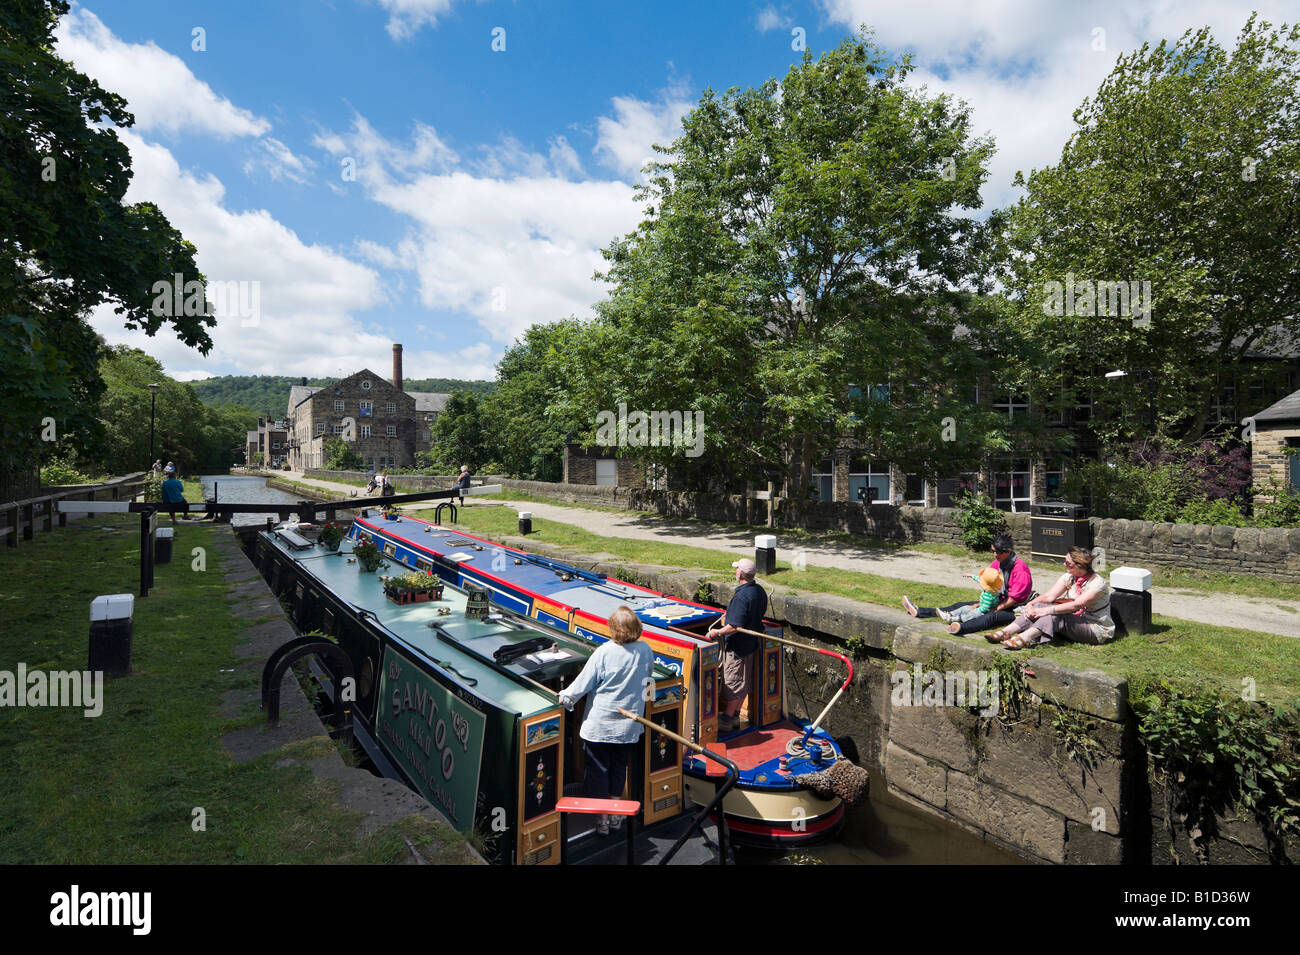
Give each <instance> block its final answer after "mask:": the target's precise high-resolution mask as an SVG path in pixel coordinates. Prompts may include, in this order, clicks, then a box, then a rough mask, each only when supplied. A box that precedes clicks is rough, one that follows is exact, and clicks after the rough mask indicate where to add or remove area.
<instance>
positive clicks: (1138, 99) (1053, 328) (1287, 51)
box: [1006, 15, 1300, 519]
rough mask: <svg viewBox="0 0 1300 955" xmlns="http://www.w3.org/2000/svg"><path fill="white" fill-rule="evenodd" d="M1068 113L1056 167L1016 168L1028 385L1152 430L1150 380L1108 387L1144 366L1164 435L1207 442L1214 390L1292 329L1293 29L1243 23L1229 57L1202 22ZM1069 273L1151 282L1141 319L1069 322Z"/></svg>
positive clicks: (1298, 321) (1097, 427) (1295, 314)
mask: <svg viewBox="0 0 1300 955" xmlns="http://www.w3.org/2000/svg"><path fill="white" fill-rule="evenodd" d="M1074 121H1075V125H1076V130H1075V132H1074V135H1073V136H1072V137H1071V139H1070V140H1069V142H1068V143H1067V144H1066V146H1065V148H1064V149H1063V150H1062V153H1061V157H1060V160H1059V161H1058V162H1057V163H1056V164H1055V165H1053V166H1049V167H1048V168H1045V169H1039V170H1034V171H1033V172H1032V173H1030V174H1029V175H1028V176H1025V175H1024V174H1017V177H1016V184H1017V185H1024V186H1025V187H1026V194H1025V196H1024V198H1023V199H1022V200H1020V202H1019V203H1017V205H1016V206H1015V207H1014V209H1013V210H1012V211H1011V216H1010V223H1011V228H1010V230H1009V232H1008V235H1007V238H1008V245H1009V248H1010V250H1011V252H1012V258H1011V267H1010V274H1009V275H1008V276H1007V278H1006V285H1007V288H1008V289H1010V290H1011V294H1012V296H1013V300H1014V302H1015V304H1016V307H1015V308H1014V309H1013V310H1012V312H1011V314H1009V315H1008V323H1009V325H1008V332H1009V334H1008V335H1007V339H1008V340H1009V341H1013V342H1014V341H1019V342H1023V343H1024V345H1025V347H1024V349H1023V350H1022V351H1021V352H1020V354H1019V360H1021V361H1023V362H1024V365H1025V368H1026V372H1027V374H1029V376H1030V378H1031V382H1032V390H1033V391H1035V392H1036V393H1038V394H1042V395H1047V396H1055V395H1057V394H1059V393H1061V392H1062V391H1065V392H1067V393H1068V395H1067V397H1068V402H1067V403H1069V404H1073V403H1074V401H1075V400H1076V399H1077V398H1082V397H1087V396H1088V395H1092V396H1093V397H1098V398H1100V397H1101V396H1103V395H1104V396H1106V400H1104V401H1098V402H1097V404H1096V405H1095V406H1094V413H1093V415H1092V418H1091V420H1090V421H1089V427H1090V429H1091V430H1093V431H1094V432H1095V433H1096V434H1097V435H1098V436H1099V437H1100V438H1101V439H1102V440H1103V442H1105V441H1110V440H1113V439H1115V438H1117V437H1118V436H1120V435H1122V434H1124V433H1126V432H1127V433H1132V432H1133V431H1135V430H1136V431H1144V430H1146V428H1147V411H1146V409H1147V388H1148V380H1147V379H1146V378H1145V376H1141V375H1135V376H1130V377H1129V378H1126V379H1122V380H1120V381H1106V380H1105V379H1103V377H1102V375H1103V374H1104V373H1105V372H1106V371H1109V370H1111V369H1116V368H1121V369H1147V370H1150V371H1151V372H1153V373H1154V378H1153V379H1152V381H1153V382H1154V387H1155V401H1156V407H1157V414H1158V419H1159V428H1160V430H1162V431H1169V432H1171V433H1181V434H1184V435H1186V436H1188V437H1192V438H1199V437H1200V436H1201V435H1202V434H1203V433H1204V431H1205V430H1206V427H1207V425H1208V424H1210V421H1209V419H1208V414H1209V409H1210V408H1211V407H1212V405H1213V403H1214V399H1215V398H1216V397H1217V396H1218V390H1219V388H1220V383H1227V382H1232V381H1234V380H1236V379H1237V378H1238V377H1239V375H1238V366H1240V365H1241V364H1243V363H1244V362H1248V361H1251V360H1252V359H1251V355H1252V353H1253V352H1256V351H1261V350H1262V351H1268V350H1270V349H1271V348H1273V347H1275V346H1279V345H1281V346H1285V345H1287V344H1288V343H1290V342H1293V341H1295V340H1296V339H1297V338H1300V310H1297V309H1296V308H1295V302H1296V300H1297V298H1300V230H1297V229H1295V228H1294V223H1293V222H1292V219H1291V217H1292V215H1293V200H1294V195H1295V189H1296V183H1297V181H1298V180H1300V27H1297V26H1283V27H1282V28H1280V29H1273V28H1271V27H1270V25H1269V24H1267V23H1261V22H1259V21H1258V20H1257V19H1256V17H1255V16H1253V15H1252V16H1251V18H1250V19H1249V20H1248V21H1247V22H1246V24H1245V26H1244V27H1243V28H1242V31H1241V33H1240V35H1239V36H1238V38H1237V42H1236V46H1235V49H1234V48H1233V47H1231V46H1229V47H1227V48H1225V47H1223V46H1221V45H1219V44H1218V43H1217V42H1215V40H1214V38H1213V37H1212V36H1211V34H1210V32H1209V30H1208V28H1206V29H1200V30H1195V31H1191V30H1189V31H1188V32H1187V33H1185V34H1184V35H1183V36H1182V37H1181V38H1179V39H1178V40H1176V41H1174V42H1169V41H1166V40H1162V41H1161V42H1160V43H1159V44H1157V45H1155V46H1152V45H1151V44H1143V45H1142V47H1141V48H1140V49H1137V50H1134V51H1133V52H1130V53H1125V54H1122V55H1121V56H1120V57H1119V58H1118V60H1117V62H1116V64H1115V67H1114V69H1113V71H1112V72H1111V74H1110V75H1109V76H1108V77H1107V78H1106V79H1105V80H1104V81H1103V83H1102V84H1101V87H1100V89H1099V90H1098V91H1097V93H1096V94H1095V95H1094V96H1092V97H1089V98H1088V99H1085V100H1084V101H1083V103H1082V104H1081V105H1080V106H1079V108H1078V109H1077V110H1076V111H1075V114H1074ZM1067 276H1069V277H1071V278H1070V279H1067ZM1070 280H1072V281H1073V282H1075V283H1079V282H1084V281H1088V282H1124V283H1128V282H1134V281H1137V282H1141V281H1143V280H1146V281H1149V282H1150V283H1151V297H1150V300H1151V304H1152V306H1153V308H1152V312H1151V314H1150V315H1149V316H1146V319H1149V322H1145V320H1144V322H1145V323H1144V322H1135V321H1134V319H1135V318H1140V316H1135V315H1133V314H1132V313H1131V311H1130V314H1128V315H1123V314H1120V315H1114V316H1111V315H1094V314H1092V312H1093V311H1095V309H1094V308H1093V307H1092V306H1091V305H1087V304H1084V303H1083V302H1082V301H1080V302H1076V303H1075V304H1076V308H1075V309H1074V311H1075V314H1064V313H1063V312H1064V309H1055V308H1053V306H1052V302H1051V299H1050V298H1049V286H1048V284H1047V283H1049V282H1059V283H1065V282H1066V281H1070ZM1080 299H1082V295H1080ZM1045 306H1046V308H1045ZM1047 311H1058V312H1062V314H1055V315H1053V314H1047V313H1046V312H1047ZM1063 372H1065V374H1063ZM1169 516H1172V512H1171V513H1170V515H1169ZM1169 516H1167V517H1166V518H1165V519H1169Z"/></svg>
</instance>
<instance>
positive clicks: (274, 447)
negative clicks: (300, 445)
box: [271, 441, 280, 451]
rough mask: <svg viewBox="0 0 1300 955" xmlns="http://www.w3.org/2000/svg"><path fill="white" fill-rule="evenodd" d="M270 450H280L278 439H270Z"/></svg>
mask: <svg viewBox="0 0 1300 955" xmlns="http://www.w3.org/2000/svg"><path fill="white" fill-rule="evenodd" d="M271 450H272V451H279V450H280V442H279V441H272V442H271Z"/></svg>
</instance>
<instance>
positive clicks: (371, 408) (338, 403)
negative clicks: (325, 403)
mask: <svg viewBox="0 0 1300 955" xmlns="http://www.w3.org/2000/svg"><path fill="white" fill-rule="evenodd" d="M347 404H348V403H347V402H346V401H344V400H343V399H342V398H335V399H334V413H335V414H343V413H344V412H345V411H346V410H347ZM384 411H386V412H387V413H388V414H396V413H397V402H396V401H389V402H386V403H385V404H384ZM374 413H375V403H374V402H373V401H368V400H365V399H362V400H360V401H358V402H357V414H358V415H360V416H361V417H363V418H370V417H373V416H374Z"/></svg>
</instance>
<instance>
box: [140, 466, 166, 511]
mask: <svg viewBox="0 0 1300 955" xmlns="http://www.w3.org/2000/svg"><path fill="white" fill-rule="evenodd" d="M162 486H163V476H162V475H161V474H160V473H158V472H157V471H149V472H148V473H146V474H145V478H144V499H145V500H146V501H149V502H153V503H156V502H159V501H161V500H162Z"/></svg>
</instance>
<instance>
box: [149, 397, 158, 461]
mask: <svg viewBox="0 0 1300 955" xmlns="http://www.w3.org/2000/svg"><path fill="white" fill-rule="evenodd" d="M148 387H149V457H151V458H152V457H153V418H154V407H155V406H156V405H157V404H158V387H159V386H158V385H157V384H150V385H149V386H148ZM149 468H150V469H151V470H152V469H153V461H150V462H149Z"/></svg>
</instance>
